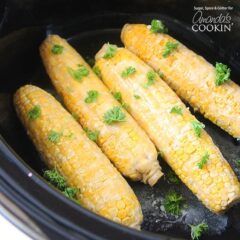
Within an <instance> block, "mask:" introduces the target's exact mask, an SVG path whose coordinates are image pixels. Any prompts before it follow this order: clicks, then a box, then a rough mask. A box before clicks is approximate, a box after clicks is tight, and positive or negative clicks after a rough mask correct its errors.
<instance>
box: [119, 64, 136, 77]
mask: <svg viewBox="0 0 240 240" xmlns="http://www.w3.org/2000/svg"><path fill="white" fill-rule="evenodd" d="M135 72H136V68H134V67H132V66H130V67H127V68H126V69H125V70H124V71H123V72H122V74H121V76H122V77H123V78H127V77H129V76H131V75H132V74H134V73H135Z"/></svg>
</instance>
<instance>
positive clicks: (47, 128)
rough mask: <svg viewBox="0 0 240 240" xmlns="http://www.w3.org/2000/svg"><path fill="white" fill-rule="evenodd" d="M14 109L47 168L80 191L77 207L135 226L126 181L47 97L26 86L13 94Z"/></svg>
mask: <svg viewBox="0 0 240 240" xmlns="http://www.w3.org/2000/svg"><path fill="white" fill-rule="evenodd" d="M14 104H15V107H16V111H17V114H18V116H19V118H20V119H21V121H22V123H23V125H24V126H25V128H26V130H27V133H28V134H29V135H30V137H31V139H32V141H33V143H34V144H35V146H36V148H37V149H38V151H39V152H40V154H41V156H42V157H43V159H44V161H45V163H46V164H47V165H48V167H49V168H51V169H53V168H55V169H56V170H57V171H59V173H60V174H61V175H63V176H64V178H65V179H66V180H67V183H68V185H69V186H71V187H75V188H77V189H80V191H79V192H77V199H78V200H79V202H80V204H81V205H82V206H84V207H86V208H87V209H89V210H91V211H93V212H95V213H97V214H99V215H101V216H104V217H106V218H108V219H111V220H113V221H115V222H118V223H122V224H124V225H128V226H130V227H135V228H139V227H140V224H141V222H142V218H143V216H142V211H141V207H140V204H139V202H138V200H137V198H136V196H135V194H134V192H133V191H132V189H131V188H130V186H129V185H128V183H127V182H126V180H125V179H124V178H123V177H122V176H121V175H120V173H119V172H118V171H117V170H116V168H115V167H113V165H112V164H111V162H110V161H109V160H108V159H107V158H106V156H105V155H104V154H103V153H102V151H101V150H100V149H99V148H98V147H97V145H96V144H95V143H94V142H92V141H91V140H89V139H88V137H87V136H86V134H85V133H84V131H83V130H82V128H81V126H80V125H79V124H78V123H77V122H76V121H75V120H74V119H73V118H72V116H71V115H70V114H69V113H68V112H67V111H66V110H65V109H64V108H63V107H62V106H61V105H60V104H59V103H58V102H57V101H56V100H55V99H54V98H53V97H52V96H51V95H50V94H48V93H47V92H45V91H43V90H42V89H40V88H38V87H35V86H32V85H26V86H24V87H21V88H20V89H19V90H18V91H17V92H16V94H15V96H14ZM36 106H37V109H38V110H36ZM34 109H35V110H34ZM33 115H35V117H34V118H33V117H32V116H33Z"/></svg>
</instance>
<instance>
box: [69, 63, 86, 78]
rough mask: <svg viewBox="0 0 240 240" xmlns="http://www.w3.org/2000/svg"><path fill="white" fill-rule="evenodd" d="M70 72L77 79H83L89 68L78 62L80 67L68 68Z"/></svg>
mask: <svg viewBox="0 0 240 240" xmlns="http://www.w3.org/2000/svg"><path fill="white" fill-rule="evenodd" d="M68 72H69V74H70V75H71V76H72V78H74V79H75V80H77V81H81V80H82V78H83V77H86V76H88V74H89V70H88V69H87V68H86V67H85V66H84V65H80V64H78V68H77V69H76V70H74V69H72V68H68Z"/></svg>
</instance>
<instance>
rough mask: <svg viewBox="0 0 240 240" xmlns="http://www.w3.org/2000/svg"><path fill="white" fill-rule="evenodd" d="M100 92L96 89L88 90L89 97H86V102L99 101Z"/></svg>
mask: <svg viewBox="0 0 240 240" xmlns="http://www.w3.org/2000/svg"><path fill="white" fill-rule="evenodd" d="M98 96H99V92H98V91H96V90H91V91H88V92H87V97H86V98H85V100H84V101H85V103H93V102H96V101H97V98H98Z"/></svg>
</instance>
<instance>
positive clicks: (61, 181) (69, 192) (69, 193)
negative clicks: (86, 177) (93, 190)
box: [43, 169, 79, 200]
mask: <svg viewBox="0 0 240 240" xmlns="http://www.w3.org/2000/svg"><path fill="white" fill-rule="evenodd" d="M43 177H44V178H45V179H46V180H47V181H48V182H49V183H51V184H52V185H53V186H55V187H56V188H57V189H58V190H60V191H62V193H63V194H64V195H65V196H66V197H68V198H70V199H72V200H76V199H77V193H78V192H79V189H77V188H74V187H69V186H68V185H67V182H66V180H65V178H64V177H63V176H62V175H61V174H60V173H59V172H58V171H57V170H55V169H53V170H46V171H44V173H43Z"/></svg>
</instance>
